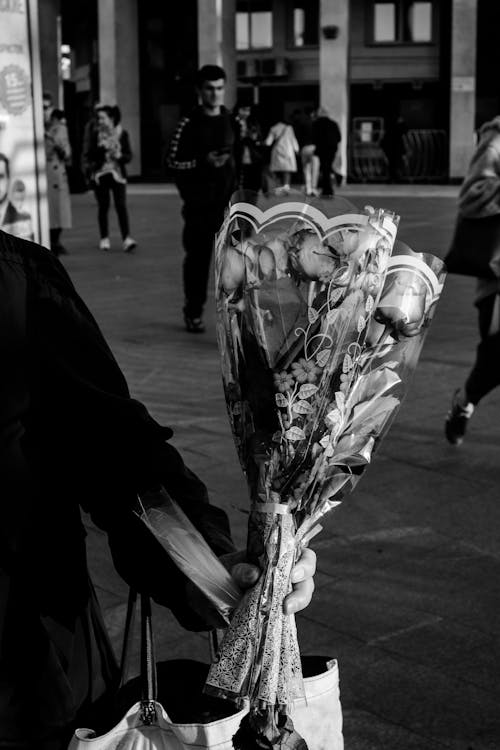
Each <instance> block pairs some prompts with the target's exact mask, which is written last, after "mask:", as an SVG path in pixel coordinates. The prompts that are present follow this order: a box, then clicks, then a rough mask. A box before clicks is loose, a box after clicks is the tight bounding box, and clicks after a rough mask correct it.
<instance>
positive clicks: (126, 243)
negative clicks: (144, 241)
mask: <svg viewBox="0 0 500 750" xmlns="http://www.w3.org/2000/svg"><path fill="white" fill-rule="evenodd" d="M135 247H137V242H136V241H135V240H133V239H132V237H125V239H124V240H123V251H124V252H125V253H131V252H132V250H133V249H134V248H135Z"/></svg>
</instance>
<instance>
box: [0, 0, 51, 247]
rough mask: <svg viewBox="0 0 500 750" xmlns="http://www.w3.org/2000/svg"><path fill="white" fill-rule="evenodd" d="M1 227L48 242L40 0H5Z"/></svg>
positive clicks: (0, 74)
mask: <svg viewBox="0 0 500 750" xmlns="http://www.w3.org/2000/svg"><path fill="white" fill-rule="evenodd" d="M0 229H2V230H3V231H4V232H10V233H11V234H14V235H16V236H18V237H23V238H25V239H30V240H35V241H36V242H39V243H41V244H44V245H48V244H49V243H48V239H49V237H48V235H49V227H48V208H47V189H46V176H45V155H44V130H43V111H42V91H41V71H40V54H39V47H38V8H37V2H36V0H0Z"/></svg>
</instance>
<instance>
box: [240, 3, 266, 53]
mask: <svg viewBox="0 0 500 750" xmlns="http://www.w3.org/2000/svg"><path fill="white" fill-rule="evenodd" d="M272 46H273V13H272V0H267V2H265V1H264V0H246V2H238V3H237V6H236V49H237V50H250V49H269V48H271V47H272Z"/></svg>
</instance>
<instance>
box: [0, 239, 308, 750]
mask: <svg viewBox="0 0 500 750" xmlns="http://www.w3.org/2000/svg"><path fill="white" fill-rule="evenodd" d="M0 290H1V294H0V356H1V361H2V369H1V373H0V467H1V471H0V512H1V524H0V748H17V749H18V750H19V749H21V748H22V749H23V750H35V748H37V750H62V748H64V747H66V746H67V743H68V742H69V740H70V737H71V735H72V733H73V730H74V729H75V728H76V727H77V726H82V723H83V724H84V723H85V719H84V718H83V717H84V716H85V712H86V711H87V710H89V709H90V707H91V706H93V705H95V704H96V703H98V702H99V701H102V700H104V698H105V697H106V695H107V694H109V692H110V691H113V690H114V689H115V687H116V678H117V667H116V664H115V659H114V656H113V652H112V649H111V646H110V643H109V639H108V637H107V635H106V630H105V627H104V623H103V620H102V616H101V614H100V611H99V606H98V602H97V598H96V596H95V593H94V590H93V587H92V583H91V581H90V578H89V573H88V569H87V561H86V550H85V530H84V526H83V523H82V519H81V516H80V510H81V509H83V510H85V511H86V512H88V513H89V514H90V516H91V518H92V520H93V522H94V523H95V524H96V525H97V526H98V527H99V528H101V529H102V530H103V531H105V532H106V534H107V537H108V541H109V545H110V548H111V552H112V555H113V560H114V563H115V566H116V568H117V570H118V572H119V573H120V575H121V576H122V577H123V578H124V579H125V580H126V581H127V583H128V584H129V585H130V586H132V587H133V588H134V589H136V590H140V591H141V592H144V593H145V594H147V595H149V596H151V597H153V598H154V599H155V601H157V602H158V603H159V604H161V605H164V606H166V607H168V608H169V609H171V610H172V612H173V614H174V615H175V617H176V618H177V620H178V621H179V622H180V623H181V625H183V626H184V627H186V628H187V629H189V630H209V629H210V628H211V627H213V625H214V618H213V614H212V613H211V610H210V608H209V607H207V604H206V601H205V600H204V599H203V598H202V597H201V596H200V597H198V598H196V597H194V596H193V595H192V590H191V588H190V587H189V585H188V581H187V579H186V578H185V576H184V575H183V574H182V573H181V572H180V571H179V570H178V568H177V567H176V566H175V565H174V564H173V563H172V561H171V559H170V558H169V557H168V556H167V554H166V553H165V551H164V550H163V548H162V547H161V545H160V544H159V543H158V542H157V540H156V539H155V538H154V536H153V535H152V534H151V533H150V531H149V530H148V528H147V527H146V526H145V525H144V524H143V523H142V521H141V520H140V519H139V517H138V516H137V515H136V513H135V509H136V504H137V497H138V496H142V495H143V494H144V493H145V492H146V491H147V490H150V489H152V488H153V489H154V488H159V487H160V486H162V487H165V489H166V490H167V492H168V493H169V495H170V496H171V497H172V498H173V499H174V500H176V501H177V502H178V504H179V505H180V506H181V507H182V508H183V510H184V512H185V513H186V515H187V516H188V517H189V519H190V520H191V522H192V523H193V524H194V525H195V527H196V528H197V529H198V530H199V531H200V532H201V534H202V535H203V536H204V538H205V539H206V541H207V542H208V544H209V545H210V547H211V548H212V549H213V550H214V551H215V552H216V554H217V555H219V556H221V555H224V554H234V546H233V543H232V541H231V537H230V532H229V525H228V520H227V517H226V515H225V514H224V512H223V511H222V510H220V509H218V508H216V507H215V506H213V505H211V504H209V502H208V495H207V490H206V488H205V486H204V485H203V483H202V482H201V481H200V480H199V479H198V478H197V477H196V476H195V475H194V474H193V473H192V472H191V471H190V470H189V469H188V468H187V467H186V466H185V464H184V462H183V460H182V458H181V456H180V454H179V453H178V452H177V451H176V449H175V448H174V447H173V446H172V445H170V444H169V442H167V441H168V440H169V439H170V438H171V437H172V431H171V430H170V429H169V428H167V427H162V426H160V425H159V424H158V423H157V422H156V421H155V420H154V419H153V418H152V417H151V416H150V414H149V413H148V411H147V410H146V408H145V407H144V405H143V404H141V403H140V402H138V401H136V400H134V399H133V398H131V396H130V393H129V390H128V387H127V383H126V381H125V378H124V376H123V374H122V372H121V370H120V368H119V366H118V364H117V362H116V360H115V359H114V357H113V354H112V353H111V351H110V349H109V347H108V345H107V343H106V341H105V339H104V338H103V335H102V333H101V331H100V329H99V327H98V325H97V323H96V321H95V320H94V318H93V317H92V315H91V313H90V312H89V310H88V309H87V307H86V305H85V303H84V302H83V300H82V299H81V298H80V297H79V295H78V294H77V292H76V290H75V288H74V286H73V284H72V282H71V280H70V278H69V276H68V274H67V273H66V271H65V269H64V267H63V266H62V264H61V263H60V262H59V260H58V259H57V258H56V257H55V256H54V254H52V253H50V252H49V251H47V250H46V249H45V248H43V247H41V246H40V245H37V244H35V243H33V242H29V241H26V240H21V239H19V238H17V237H14V236H12V235H9V234H6V233H5V232H1V231H0ZM157 491H158V492H159V490H157ZM233 562H234V558H233ZM300 573H302V578H301V580H300V581H299V582H298V583H297V584H296V588H295V590H294V592H293V593H292V594H290V596H289V598H288V600H287V602H286V606H287V607H288V608H290V611H296V610H297V609H301V608H303V607H304V606H307V604H308V603H309V601H310V599H311V595H312V590H313V580H312V575H313V573H314V553H312V552H311V551H308V552H307V554H305V555H303V557H302V559H301V561H300V562H299V564H298V566H297V570H296V575H298V576H299V577H300ZM258 575H259V573H258V570H257V569H256V568H254V567H253V566H249V565H247V564H246V563H245V562H241V558H240V563H239V567H236V569H235V570H234V573H233V576H234V577H235V579H236V580H237V582H238V584H239V585H240V588H245V587H248V586H250V585H252V584H253V583H254V582H255V581H256V579H257V578H258Z"/></svg>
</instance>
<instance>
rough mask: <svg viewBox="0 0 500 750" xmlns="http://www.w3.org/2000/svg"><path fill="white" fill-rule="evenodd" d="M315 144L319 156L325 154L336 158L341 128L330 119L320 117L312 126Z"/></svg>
mask: <svg viewBox="0 0 500 750" xmlns="http://www.w3.org/2000/svg"><path fill="white" fill-rule="evenodd" d="M312 135H313V143H314V145H315V146H316V153H317V155H318V156H320V155H322V154H325V155H327V156H330V155H331V156H332V159H333V156H335V154H336V152H337V148H338V145H339V143H340V139H341V136H340V128H339V126H338V125H337V123H336V122H335V120H331V119H330V118H329V117H323V116H322V117H318V118H317V119H316V120H314V121H313V126H312Z"/></svg>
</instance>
